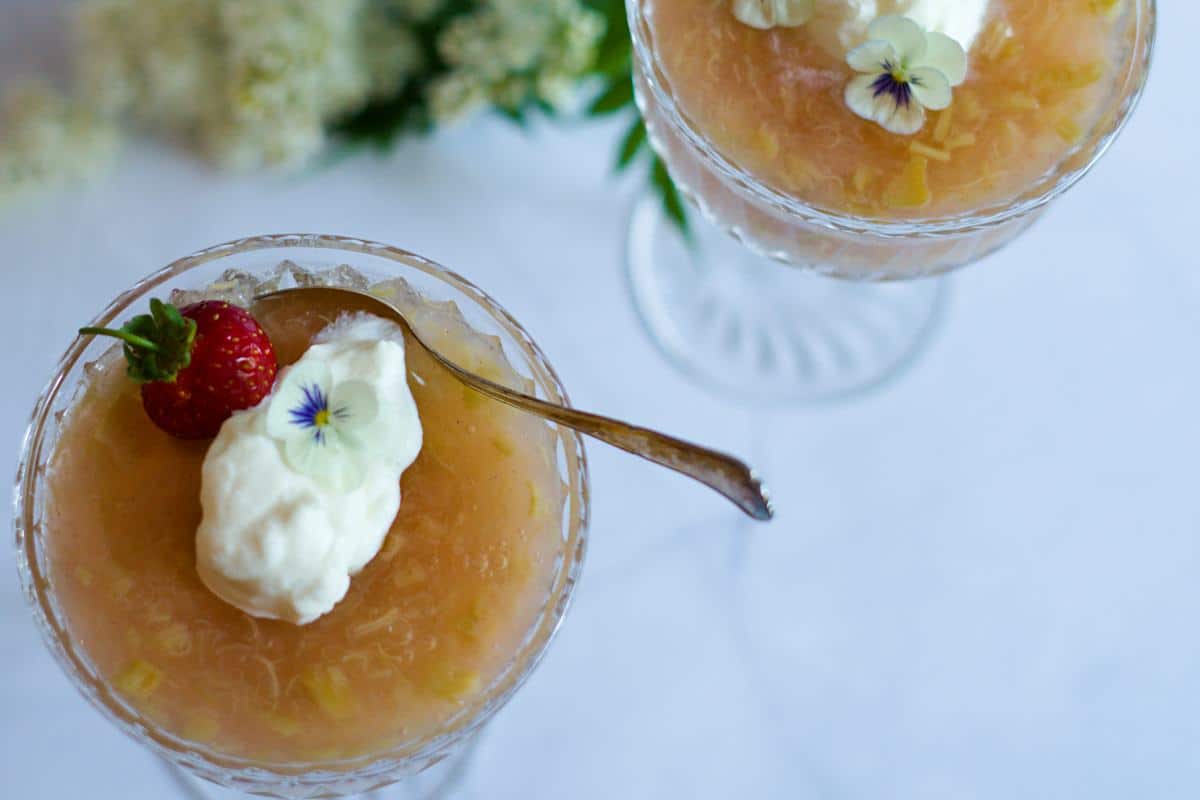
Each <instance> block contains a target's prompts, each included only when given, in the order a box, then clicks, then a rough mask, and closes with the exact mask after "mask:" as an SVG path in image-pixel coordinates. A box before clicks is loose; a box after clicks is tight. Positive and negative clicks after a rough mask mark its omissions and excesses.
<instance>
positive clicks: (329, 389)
mask: <svg viewBox="0 0 1200 800" xmlns="http://www.w3.org/2000/svg"><path fill="white" fill-rule="evenodd" d="M270 403H271V405H270V407H269V408H268V409H267V434H268V435H270V436H271V437H272V438H273V439H275V440H277V441H278V442H279V444H280V446H281V447H282V449H283V457H284V461H285V462H287V464H288V466H290V467H291V468H292V469H294V470H296V471H297V472H299V473H302V474H304V475H308V476H309V477H312V478H314V479H315V480H317V481H320V482H321V483H323V484H325V485H327V486H329V487H331V488H333V489H336V490H339V491H350V490H351V489H355V488H357V487H358V486H359V485H360V484H361V483H362V481H363V478H364V476H365V475H366V470H367V461H368V458H369V457H370V454H371V447H372V445H373V443H374V437H373V436H372V428H373V427H374V426H375V423H376V422H377V420H378V419H379V400H378V398H377V397H376V395H375V390H374V388H372V386H371V385H370V384H369V383H366V382H365V381H357V380H351V381H342V382H340V383H335V382H334V381H333V378H332V374H331V373H330V371H329V368H328V367H327V366H325V365H324V364H322V363H320V362H315V363H304V364H297V365H296V366H295V367H293V368H292V369H291V370H290V371H288V373H287V375H285V376H284V377H283V379H282V380H281V381H280V384H279V386H278V387H277V388H276V390H275V394H274V396H273V397H272V398H271V400H270Z"/></svg>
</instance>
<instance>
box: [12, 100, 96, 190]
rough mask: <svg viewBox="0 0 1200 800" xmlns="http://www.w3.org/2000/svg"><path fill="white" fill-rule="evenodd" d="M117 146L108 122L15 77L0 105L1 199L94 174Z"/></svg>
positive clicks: (52, 186) (83, 178)
mask: <svg viewBox="0 0 1200 800" xmlns="http://www.w3.org/2000/svg"><path fill="white" fill-rule="evenodd" d="M116 149H117V136H116V131H115V129H114V127H113V126H112V125H111V124H109V123H108V122H106V121H105V120H103V119H101V118H98V117H96V116H95V115H93V114H90V113H88V112H86V111H84V110H83V109H82V108H81V107H79V106H77V105H74V104H72V103H70V102H69V101H68V100H67V99H66V98H65V97H64V96H63V95H61V94H59V93H57V92H55V91H54V90H53V89H51V88H50V87H49V86H46V85H45V84H42V83H37V82H28V83H19V84H17V85H15V86H13V87H11V88H9V89H8V91H7V92H6V93H5V97H4V109H3V111H0V205H3V204H5V203H6V202H7V201H10V200H13V199H15V198H16V197H18V196H20V195H24V194H26V193H28V192H32V191H38V190H42V189H50V188H55V187H58V186H63V185H66V184H69V183H74V182H79V181H85V180H87V179H89V178H92V177H94V176H95V175H96V174H97V173H100V172H103V171H104V170H105V169H106V168H107V167H108V166H109V165H110V164H111V163H112V161H113V157H114V155H115V153H116Z"/></svg>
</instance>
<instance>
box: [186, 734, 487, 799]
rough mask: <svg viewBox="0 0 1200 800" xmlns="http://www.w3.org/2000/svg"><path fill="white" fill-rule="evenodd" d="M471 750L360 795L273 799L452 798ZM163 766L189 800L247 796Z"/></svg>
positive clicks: (307, 792)
mask: <svg viewBox="0 0 1200 800" xmlns="http://www.w3.org/2000/svg"><path fill="white" fill-rule="evenodd" d="M474 749H475V742H471V743H469V744H468V745H467V746H466V747H464V748H462V749H461V750H459V751H458V752H456V753H454V754H452V755H450V756H447V757H446V758H444V759H442V760H441V761H439V762H438V763H436V764H434V765H433V766H432V767H429V768H428V769H426V770H423V771H422V772H419V773H417V774H416V775H409V776H407V777H404V778H401V779H400V780H398V781H397V782H395V783H392V784H389V785H387V786H384V787H381V788H379V789H373V790H371V791H369V792H365V793H363V794H353V795H342V794H341V793H340V792H338V791H337V790H336V789H331V790H330V791H329V792H327V793H323V792H322V791H321V790H319V789H318V790H317V791H316V793H313V791H312V788H311V787H309V788H307V789H300V790H289V789H288V788H282V789H280V791H279V792H278V794H275V795H274V796H277V797H283V798H297V799H299V798H310V797H314V798H315V797H341V796H346V797H348V798H353V800H441V798H445V797H449V796H451V795H452V794H453V793H454V791H455V790H456V789H457V788H458V787H459V786H460V785H461V784H462V782H463V779H464V778H465V777H466V775H467V772H468V768H469V766H470V763H471V756H472V753H473V752H474ZM163 766H164V767H165V768H166V769H167V771H168V772H170V774H171V777H172V778H173V779H174V781H175V783H176V784H177V785H178V786H179V788H180V794H179V796H180V797H186V798H188V800H243V799H244V798H247V797H249V795H247V794H244V793H242V792H239V791H236V790H234V789H227V788H225V787H224V786H218V785H217V784H215V783H212V782H210V781H206V780H204V779H203V778H198V777H196V776H195V775H193V774H191V773H190V772H188V771H187V770H185V769H183V768H182V767H179V766H177V765H175V764H172V763H170V762H168V761H164V762H163ZM297 791H299V792H300V793H297Z"/></svg>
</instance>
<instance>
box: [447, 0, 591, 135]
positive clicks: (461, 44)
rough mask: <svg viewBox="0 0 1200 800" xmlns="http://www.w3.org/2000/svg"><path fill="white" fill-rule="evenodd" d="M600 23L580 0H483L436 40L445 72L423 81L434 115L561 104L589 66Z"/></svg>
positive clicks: (449, 116)
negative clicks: (487, 107)
mask: <svg viewBox="0 0 1200 800" xmlns="http://www.w3.org/2000/svg"><path fill="white" fill-rule="evenodd" d="M604 24H605V23H604V18H603V16H602V15H600V14H599V13H597V12H595V11H592V10H591V9H588V8H586V7H585V6H583V5H582V4H581V3H580V2H579V0H482V2H481V3H480V8H479V9H478V10H476V11H475V12H473V13H471V14H467V15H465V16H462V17H459V18H457V19H455V20H454V21H453V22H452V23H451V24H450V25H449V26H448V27H447V28H446V30H445V31H443V32H442V34H441V36H440V37H439V38H438V42H437V45H438V54H439V55H440V56H441V58H442V60H443V61H445V63H446V64H447V65H448V66H449V67H450V71H449V72H448V73H446V74H445V75H442V76H440V77H439V78H438V79H436V80H435V81H434V82H433V83H432V85H431V86H430V87H429V103H430V110H431V112H432V116H433V119H434V120H435V121H437V122H448V121H453V120H455V119H458V118H460V117H462V116H464V115H466V114H468V113H470V112H471V111H473V110H475V109H477V108H479V107H480V106H483V105H485V104H488V103H491V104H495V105H497V106H499V107H500V108H503V109H507V110H510V111H517V110H519V109H521V108H522V107H523V106H525V105H526V104H527V103H530V102H535V103H544V104H547V105H550V106H555V107H557V106H561V105H562V104H563V103H564V102H565V101H566V100H567V99H568V97H569V96H570V94H571V91H572V88H573V87H574V86H575V84H576V82H577V81H578V80H579V77H580V76H581V75H582V74H583V73H584V72H585V71H586V70H587V69H588V67H589V66H590V65H591V63H592V59H593V57H594V55H595V48H596V45H597V43H598V42H599V40H600V37H601V36H602V35H603V34H604Z"/></svg>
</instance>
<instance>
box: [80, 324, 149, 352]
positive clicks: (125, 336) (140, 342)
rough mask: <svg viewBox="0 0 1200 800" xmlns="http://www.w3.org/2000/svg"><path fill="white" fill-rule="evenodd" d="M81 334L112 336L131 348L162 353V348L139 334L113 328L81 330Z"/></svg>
mask: <svg viewBox="0 0 1200 800" xmlns="http://www.w3.org/2000/svg"><path fill="white" fill-rule="evenodd" d="M79 332H80V333H83V334H88V333H90V334H92V335H94V336H112V337H113V338H116V339H120V340H121V341H122V342H124V343H125V344H127V345H129V346H131V347H140V348H142V349H143V350H149V351H150V352H152V353H161V352H162V348H161V347H159V346H158V345H156V344H155V343H154V342H152V341H150V340H149V339H143V338H142V337H141V336H138V335H137V334H134V333H127V332H126V331H119V330H114V329H112V328H80V329H79Z"/></svg>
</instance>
